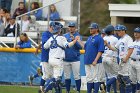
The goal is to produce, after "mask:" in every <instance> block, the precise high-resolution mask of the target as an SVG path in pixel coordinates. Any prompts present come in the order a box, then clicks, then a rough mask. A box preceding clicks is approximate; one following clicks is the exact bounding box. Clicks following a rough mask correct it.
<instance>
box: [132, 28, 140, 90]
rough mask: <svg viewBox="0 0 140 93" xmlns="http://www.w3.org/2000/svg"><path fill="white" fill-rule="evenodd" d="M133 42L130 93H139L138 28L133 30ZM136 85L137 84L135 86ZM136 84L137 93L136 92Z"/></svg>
mask: <svg viewBox="0 0 140 93" xmlns="http://www.w3.org/2000/svg"><path fill="white" fill-rule="evenodd" d="M134 37H135V41H134V42H133V45H134V50H133V53H132V55H131V67H132V69H131V76H130V78H131V80H132V93H140V28H139V27H137V28H135V29H134ZM137 83H138V84H137ZM136 84H137V92H136Z"/></svg>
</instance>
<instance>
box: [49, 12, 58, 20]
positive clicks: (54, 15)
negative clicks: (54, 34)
mask: <svg viewBox="0 0 140 93" xmlns="http://www.w3.org/2000/svg"><path fill="white" fill-rule="evenodd" d="M50 20H51V21H58V20H60V16H59V13H58V12H52V13H51V14H50Z"/></svg>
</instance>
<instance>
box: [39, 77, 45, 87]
mask: <svg viewBox="0 0 140 93" xmlns="http://www.w3.org/2000/svg"><path fill="white" fill-rule="evenodd" d="M45 82H46V81H45V80H44V79H42V78H41V81H40V86H44V84H45Z"/></svg>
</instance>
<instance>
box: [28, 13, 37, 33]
mask: <svg viewBox="0 0 140 93" xmlns="http://www.w3.org/2000/svg"><path fill="white" fill-rule="evenodd" d="M38 28H39V23H37V22H36V17H35V16H30V17H29V25H28V31H37V30H38Z"/></svg>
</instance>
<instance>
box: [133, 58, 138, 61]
mask: <svg viewBox="0 0 140 93" xmlns="http://www.w3.org/2000/svg"><path fill="white" fill-rule="evenodd" d="M131 60H133V61H140V59H135V58H131Z"/></svg>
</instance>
